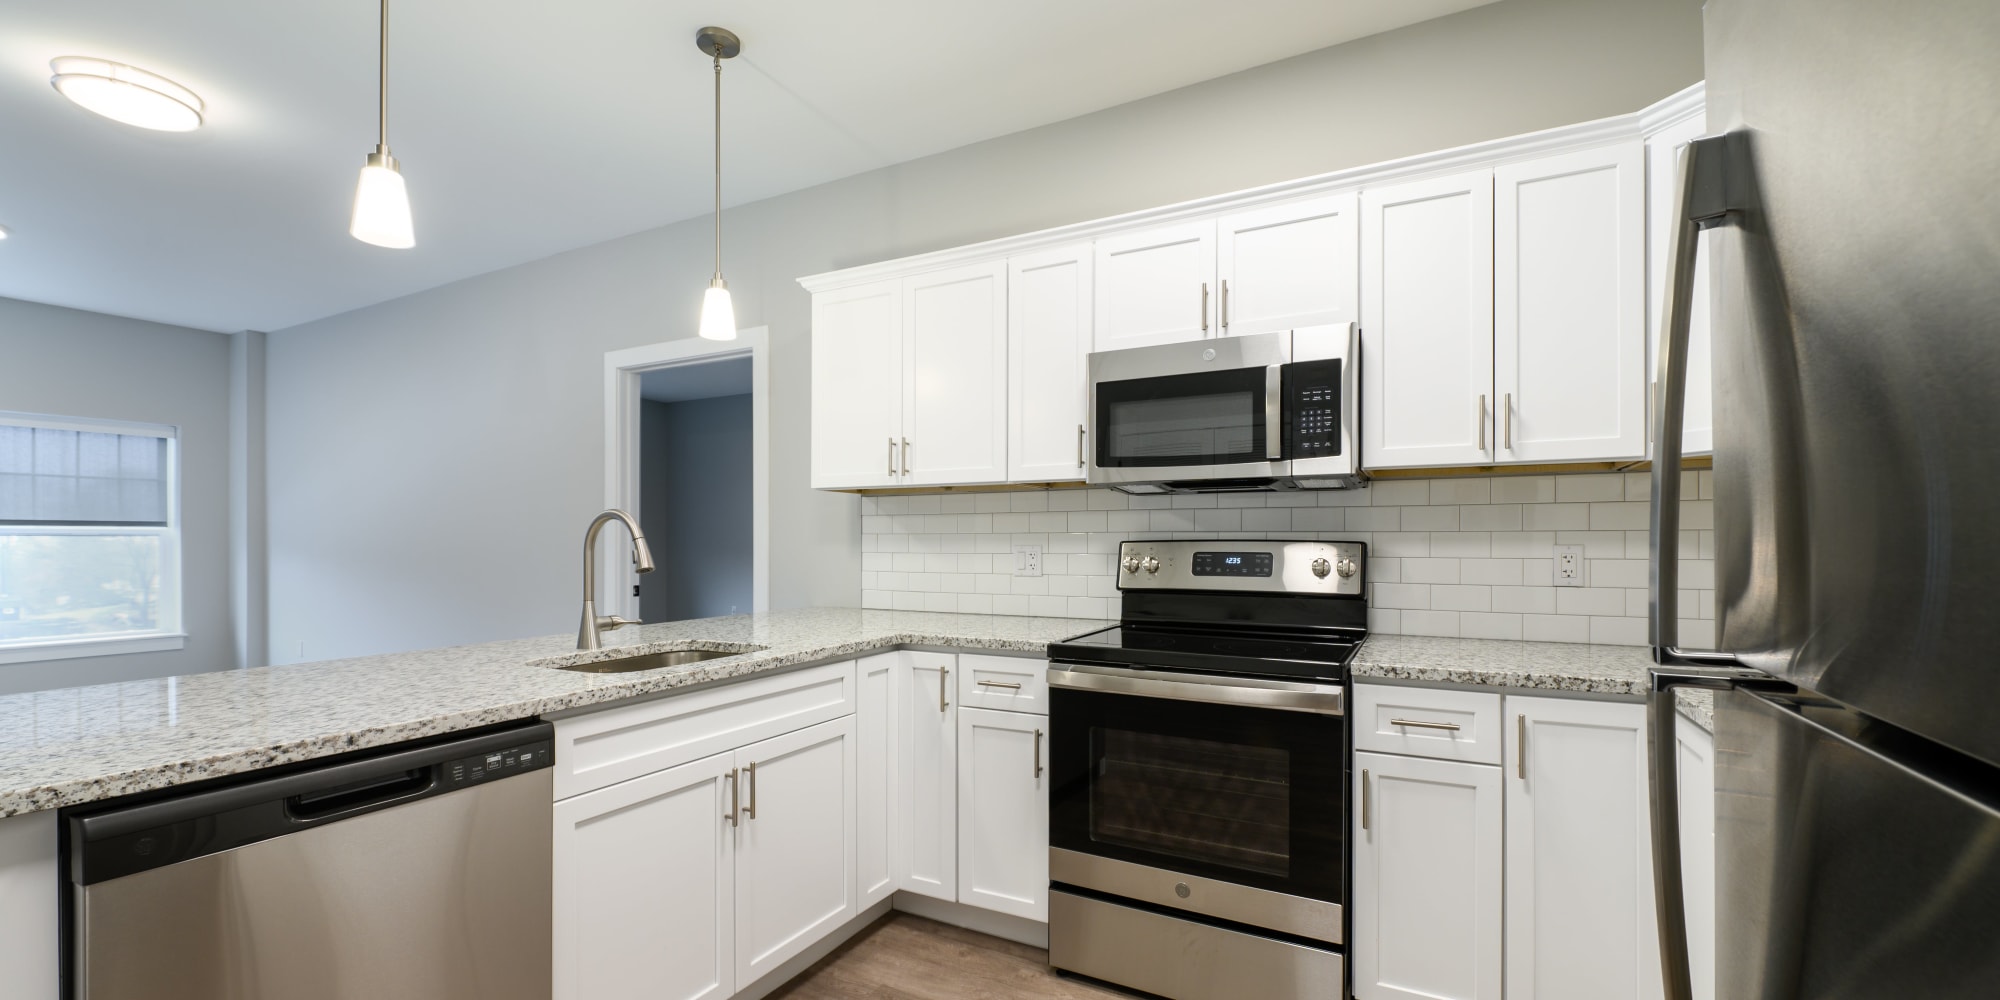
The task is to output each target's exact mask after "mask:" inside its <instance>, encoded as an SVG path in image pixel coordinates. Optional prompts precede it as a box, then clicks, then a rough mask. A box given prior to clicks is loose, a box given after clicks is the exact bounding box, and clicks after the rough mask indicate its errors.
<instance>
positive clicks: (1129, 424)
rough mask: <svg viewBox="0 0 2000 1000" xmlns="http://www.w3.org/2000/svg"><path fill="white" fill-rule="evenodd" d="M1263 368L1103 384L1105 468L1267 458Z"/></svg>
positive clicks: (1100, 439)
mask: <svg viewBox="0 0 2000 1000" xmlns="http://www.w3.org/2000/svg"><path fill="white" fill-rule="evenodd" d="M1265 381H1266V373H1265V370H1264V369H1262V368H1228V369H1224V370H1222V371H1217V372H1199V373H1196V374H1191V375H1162V376H1158V377H1155V378H1135V379H1124V380H1122V381H1117V382H1099V383H1098V384H1097V464H1098V466H1099V467H1102V468H1112V467H1126V468H1151V467H1155V466H1176V465H1233V464H1239V463H1245V462H1268V461H1270V458H1269V457H1268V456H1267V455H1266V454H1265V448H1264V436H1265V434H1267V433H1271V432H1272V429H1271V428H1268V427H1266V426H1265V423H1266V420H1265V402H1266V400H1265V398H1264V397H1265Z"/></svg>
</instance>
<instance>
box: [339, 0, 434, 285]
mask: <svg viewBox="0 0 2000 1000" xmlns="http://www.w3.org/2000/svg"><path fill="white" fill-rule="evenodd" d="M381 27H382V47H381V61H380V63H379V64H378V68H379V71H380V77H379V78H378V80H377V87H376V92H375V93H376V97H377V99H378V100H379V102H380V103H379V106H378V108H377V117H376V119H375V123H376V126H377V129H378V132H377V138H376V143H375V151H374V152H373V153H370V154H368V160H367V162H366V163H364V164H363V165H362V167H361V180H360V181H359V182H357V183H356V184H355V186H354V218H353V220H352V221H350V222H349V223H348V226H347V231H348V232H349V233H351V234H353V236H354V238H355V239H357V240H360V241H361V242H363V243H372V244H374V245H376V246H378V247H388V248H389V249H391V250H408V249H409V248H411V247H413V246H416V245H417V235H416V231H415V229H414V228H412V226H411V225H410V192H409V189H408V188H406V187H404V186H403V169H402V167H401V166H400V165H399V164H397V162H396V158H395V157H393V156H390V155H389V0H382V21H381Z"/></svg>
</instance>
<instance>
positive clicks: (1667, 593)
mask: <svg viewBox="0 0 2000 1000" xmlns="http://www.w3.org/2000/svg"><path fill="white" fill-rule="evenodd" d="M1725 141H1726V140H1725V139H1724V138H1722V137H1720V136H1717V137H1711V138H1706V139H1696V140H1694V141H1693V142H1690V143H1688V144H1687V145H1686V146H1685V147H1683V148H1682V149H1681V151H1680V155H1679V177H1678V183H1677V184H1676V185H1675V191H1674V214H1673V215H1672V217H1671V218H1673V219H1674V220H1675V222H1674V238H1673V248H1672V250H1671V251H1670V252H1669V253H1668V255H1667V301H1666V311H1665V313H1664V315H1662V316H1661V322H1660V326H1661V329H1660V346H1659V351H1660V353H1659V357H1658V359H1657V363H1656V365H1655V368H1654V371H1655V373H1656V375H1657V378H1658V382H1659V387H1660V388H1659V391H1658V392H1655V393H1653V428H1654V435H1653V497H1652V500H1653V503H1652V524H1651V525H1650V526H1649V527H1651V529H1652V552H1651V556H1652V572H1651V579H1650V580H1649V581H1648V583H1649V584H1650V586H1651V589H1652V595H1651V596H1652V645H1653V651H1654V656H1653V658H1654V660H1655V662H1658V663H1679V662H1683V661H1682V660H1681V659H1680V657H1681V656H1682V654H1681V653H1680V651H1679V650H1678V649H1676V648H1675V647H1676V646H1678V645H1679V641H1680V635H1679V629H1680V606H1679V605H1680V531H1681V437H1682V427H1681V424H1682V418H1683V416H1684V413H1685V410H1686V404H1687V352H1688V324H1689V317H1690V315H1691V311H1692V308H1693V306H1694V263H1695V251H1696V249H1697V248H1698V246H1699V244H1700V241H1701V230H1702V227H1703V225H1704V224H1709V225H1714V224H1716V223H1718V222H1720V221H1721V220H1722V219H1723V218H1724V217H1726V216H1727V215H1728V214H1729V213H1730V212H1731V211H1732V210H1733V208H1734V206H1732V205H1731V203H1730V200H1729V198H1728V192H1727V190H1726V185H1725V183H1724V170H1723V158H1724V157H1725V156H1726V155H1727V154H1728V147H1727V146H1725V145H1724V142H1725ZM1730 662H1734V661H1730ZM1669 1000H1672V998H1671V997H1670V998H1669Z"/></svg>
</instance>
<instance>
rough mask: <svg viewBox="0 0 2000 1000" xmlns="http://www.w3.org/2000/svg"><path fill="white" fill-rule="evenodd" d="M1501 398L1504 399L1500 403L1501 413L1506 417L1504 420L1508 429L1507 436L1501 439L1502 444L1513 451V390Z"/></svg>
mask: <svg viewBox="0 0 2000 1000" xmlns="http://www.w3.org/2000/svg"><path fill="white" fill-rule="evenodd" d="M1501 399H1502V400H1503V401H1502V402H1501V404H1500V412H1501V415H1502V416H1503V417H1504V422H1505V423H1506V425H1507V430H1506V436H1505V437H1504V438H1502V439H1501V440H1500V446H1501V447H1503V448H1506V449H1507V450H1508V451H1513V450H1514V394H1513V393H1511V392H1510V393H1507V394H1506V395H1505V396H1503V397H1501Z"/></svg>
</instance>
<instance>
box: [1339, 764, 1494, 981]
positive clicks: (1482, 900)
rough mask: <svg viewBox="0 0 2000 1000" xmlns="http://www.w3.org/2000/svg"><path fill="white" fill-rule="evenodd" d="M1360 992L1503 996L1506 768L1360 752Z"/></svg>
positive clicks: (1356, 849)
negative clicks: (1503, 774) (1503, 777)
mask: <svg viewBox="0 0 2000 1000" xmlns="http://www.w3.org/2000/svg"><path fill="white" fill-rule="evenodd" d="M1354 776H1355V778H1354V787H1355V793H1354V809H1353V815H1354V816H1355V817H1356V830H1355V836H1354V844H1353V855H1354V885H1353V890H1354V891H1353V903H1354V914H1353V928H1354V933H1353V942H1352V944H1351V946H1350V956H1351V958H1352V959H1353V962H1354V995H1355V997H1356V998H1357V1000H1385V998H1395V1000H1499V997H1500V990H1501V980H1500V952H1501V897H1500V892H1501V883H1500V879H1501V844H1502V840H1501V837H1502V834H1501V825H1500V812H1501V804H1500V801H1501V790H1500V769H1499V768H1497V767H1493V766H1491V765H1486V764H1469V763H1462V762H1458V761H1448V760H1425V759H1423V758H1419V757H1404V756H1399V755H1392V754H1380V753H1356V754H1355V755H1354Z"/></svg>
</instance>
